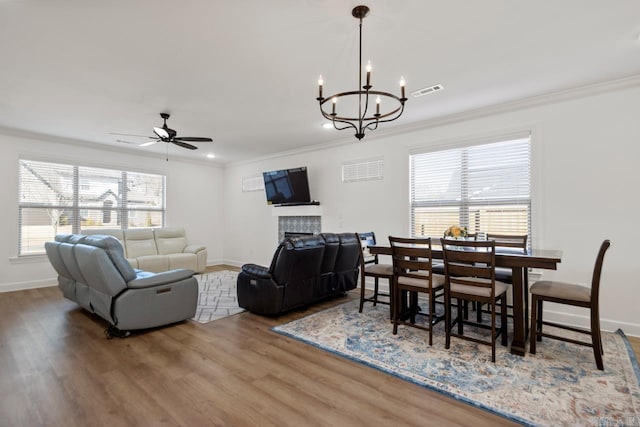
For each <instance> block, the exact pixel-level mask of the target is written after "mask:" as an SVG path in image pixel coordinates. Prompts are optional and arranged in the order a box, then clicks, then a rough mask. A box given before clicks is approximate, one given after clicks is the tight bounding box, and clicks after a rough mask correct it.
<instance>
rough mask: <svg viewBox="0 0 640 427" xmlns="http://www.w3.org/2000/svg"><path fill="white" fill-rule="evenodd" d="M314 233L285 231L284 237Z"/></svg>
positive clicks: (311, 234)
mask: <svg viewBox="0 0 640 427" xmlns="http://www.w3.org/2000/svg"><path fill="white" fill-rule="evenodd" d="M313 234H314V233H302V232H300V231H285V232H284V238H285V239H288V238H289V237H300V236H313Z"/></svg>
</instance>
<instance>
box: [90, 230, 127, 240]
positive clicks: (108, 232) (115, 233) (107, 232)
mask: <svg viewBox="0 0 640 427" xmlns="http://www.w3.org/2000/svg"><path fill="white" fill-rule="evenodd" d="M81 233H82V234H84V235H86V236H92V235H94V234H102V235H103V236H113V237H115V238H116V239H118V240H120V242H121V243H122V242H124V230H122V229H121V228H89V229H85V230H82V231H81Z"/></svg>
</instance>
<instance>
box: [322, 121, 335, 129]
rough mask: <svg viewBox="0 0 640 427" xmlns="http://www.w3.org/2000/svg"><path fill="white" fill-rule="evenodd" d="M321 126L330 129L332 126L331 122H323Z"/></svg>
mask: <svg viewBox="0 0 640 427" xmlns="http://www.w3.org/2000/svg"><path fill="white" fill-rule="evenodd" d="M322 127H323V128H325V129H332V128H333V123H328V122H327V123H323V124H322Z"/></svg>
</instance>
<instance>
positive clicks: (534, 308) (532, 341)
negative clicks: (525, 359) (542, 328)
mask: <svg viewBox="0 0 640 427" xmlns="http://www.w3.org/2000/svg"><path fill="white" fill-rule="evenodd" d="M536 317H538V297H537V296H535V295H533V298H532V299H531V335H530V338H529V353H531V354H536V339H537V338H538V326H537V324H536V323H537V319H536Z"/></svg>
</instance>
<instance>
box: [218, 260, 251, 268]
mask: <svg viewBox="0 0 640 427" xmlns="http://www.w3.org/2000/svg"><path fill="white" fill-rule="evenodd" d="M218 264H224V265H230V266H231V267H238V268H240V267H242V266H243V265H245V264H246V261H233V260H230V259H226V260H224V261H221V262H219V263H218Z"/></svg>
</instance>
